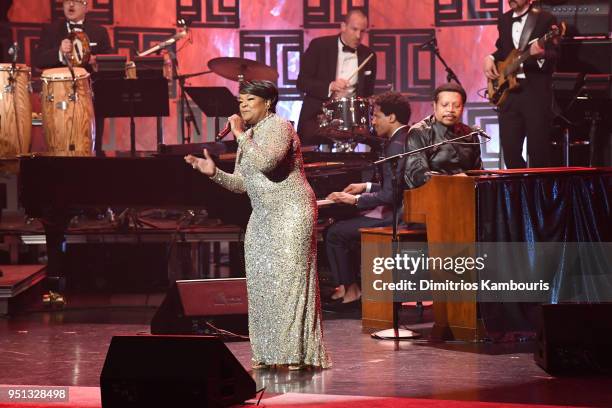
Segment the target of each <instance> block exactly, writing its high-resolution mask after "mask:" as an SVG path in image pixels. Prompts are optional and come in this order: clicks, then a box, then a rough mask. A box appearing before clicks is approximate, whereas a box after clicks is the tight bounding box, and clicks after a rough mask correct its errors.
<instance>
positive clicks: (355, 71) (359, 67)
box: [346, 53, 374, 81]
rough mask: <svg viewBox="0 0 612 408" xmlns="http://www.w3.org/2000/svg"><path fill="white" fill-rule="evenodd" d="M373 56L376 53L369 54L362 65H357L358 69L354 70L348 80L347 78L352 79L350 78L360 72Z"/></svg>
mask: <svg viewBox="0 0 612 408" xmlns="http://www.w3.org/2000/svg"><path fill="white" fill-rule="evenodd" d="M373 56H374V53H371V54H370V55H368V58H366V59H365V60H364V61H363V62H362V63H361V65H360V66H358V67H357V69H356V70H354V71H353V73H352V74H351V76H350V77H348V78H347V79H346V80H347V81H350V80H351V79H352V78H353V77H354V76H355V75H356V74H357V73H358V72H359V71H360V70H361V68H363V67H364V66H365V64H367V62H368V61H369V60H371V59H372V57H373Z"/></svg>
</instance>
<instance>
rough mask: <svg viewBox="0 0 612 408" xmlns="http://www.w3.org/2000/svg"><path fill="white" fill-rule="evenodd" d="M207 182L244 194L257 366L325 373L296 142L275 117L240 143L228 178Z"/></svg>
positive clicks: (307, 196) (310, 213) (306, 193)
mask: <svg viewBox="0 0 612 408" xmlns="http://www.w3.org/2000/svg"><path fill="white" fill-rule="evenodd" d="M212 179H213V180H214V181H215V182H217V183H219V184H220V185H222V186H223V187H225V188H227V189H229V190H231V191H233V192H236V193H244V192H245V191H246V193H247V194H248V195H249V198H250V199H251V206H252V207H253V212H252V213H251V218H250V219H249V223H248V226H247V229H246V235H245V241H244V247H245V248H244V249H245V263H246V276H247V290H248V296H249V336H250V339H251V348H252V360H253V363H255V364H267V365H272V364H292V365H297V364H303V365H311V366H317V367H322V368H327V367H330V366H331V361H330V359H329V357H328V355H327V352H326V350H325V345H324V344H323V334H322V329H321V308H320V299H319V289H318V283H317V269H316V267H317V266H316V258H317V256H316V236H315V233H314V227H315V222H316V217H317V210H316V203H315V196H314V193H313V191H312V189H311V188H310V185H309V184H308V181H307V180H306V176H305V174H304V166H303V161H302V153H301V150H300V142H299V139H298V136H297V134H296V133H295V131H294V130H293V127H292V126H291V124H290V123H289V122H287V121H286V120H284V119H282V118H280V117H279V116H277V115H275V114H271V115H269V116H267V117H266V118H264V119H262V120H261V121H260V122H259V123H257V124H256V125H255V126H254V127H253V128H251V129H249V130H247V131H246V132H245V133H244V134H243V135H240V136H239V137H238V152H237V157H236V166H235V169H234V173H233V174H228V173H225V172H223V171H221V170H217V172H216V173H215V175H214V176H213V177H212Z"/></svg>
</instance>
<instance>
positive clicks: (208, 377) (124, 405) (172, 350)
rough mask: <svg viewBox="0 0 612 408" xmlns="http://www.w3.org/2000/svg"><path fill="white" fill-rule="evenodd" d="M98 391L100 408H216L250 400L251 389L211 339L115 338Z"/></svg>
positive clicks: (249, 381) (234, 363) (233, 362)
mask: <svg viewBox="0 0 612 408" xmlns="http://www.w3.org/2000/svg"><path fill="white" fill-rule="evenodd" d="M100 390H101V396H102V407H103V408H119V407H121V408H145V407H146V408H150V407H208V408H212V407H215V408H216V407H227V406H230V405H234V404H240V403H242V402H244V401H245V400H247V399H250V398H253V397H254V396H255V393H256V386H255V381H254V380H253V379H252V378H251V376H250V375H249V374H248V373H247V372H246V371H245V369H244V368H243V367H242V365H241V364H240V362H238V360H237V359H236V358H235V357H234V356H233V355H232V353H231V352H230V351H229V350H228V348H227V347H226V346H225V344H223V342H222V341H221V340H219V339H217V338H214V337H204V336H115V337H113V339H112V341H111V344H110V347H109V348H108V353H107V355H106V360H105V361H104V367H103V368H102V374H101V375H100Z"/></svg>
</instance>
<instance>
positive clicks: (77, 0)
mask: <svg viewBox="0 0 612 408" xmlns="http://www.w3.org/2000/svg"><path fill="white" fill-rule="evenodd" d="M64 3H74V4H79V5H81V6H86V5H87V1H86V0H64Z"/></svg>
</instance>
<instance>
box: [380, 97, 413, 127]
mask: <svg viewBox="0 0 612 408" xmlns="http://www.w3.org/2000/svg"><path fill="white" fill-rule="evenodd" d="M374 104H376V105H378V106H380V110H381V112H382V113H384V114H385V115H386V116H389V115H391V114H392V113H394V114H395V118H396V119H397V120H398V122H400V123H401V124H403V125H407V124H408V123H409V122H410V116H411V115H412V110H411V108H410V100H409V99H408V97H407V96H405V95H402V94H401V93H399V92H385V93H382V94H380V95H376V96H375V97H374Z"/></svg>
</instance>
